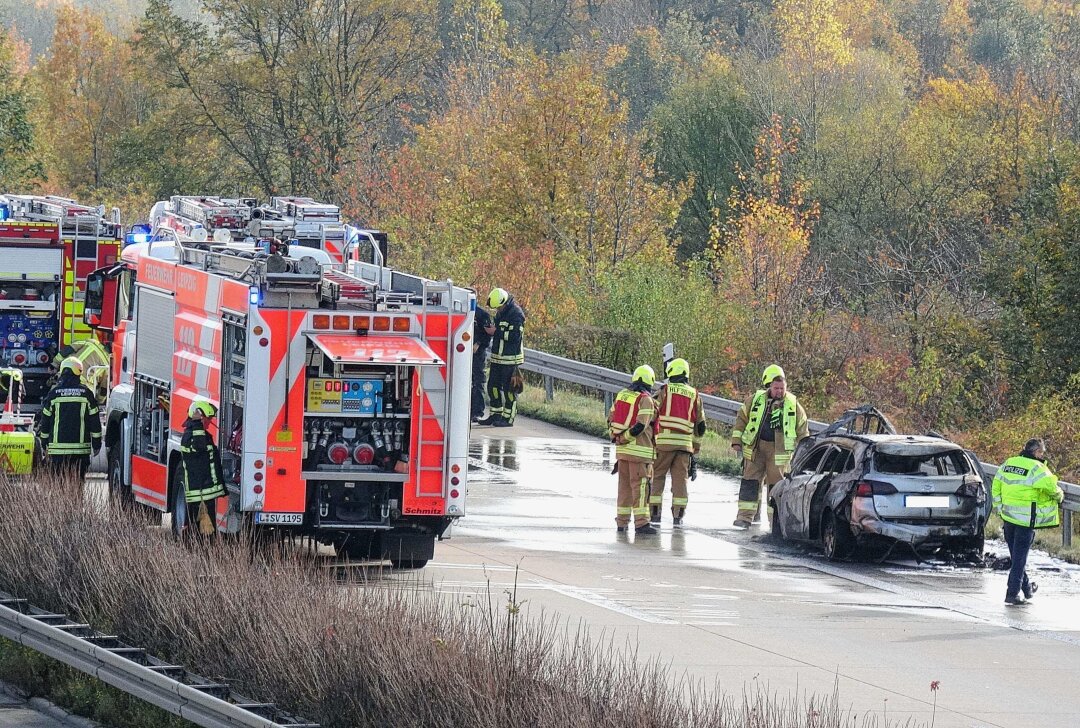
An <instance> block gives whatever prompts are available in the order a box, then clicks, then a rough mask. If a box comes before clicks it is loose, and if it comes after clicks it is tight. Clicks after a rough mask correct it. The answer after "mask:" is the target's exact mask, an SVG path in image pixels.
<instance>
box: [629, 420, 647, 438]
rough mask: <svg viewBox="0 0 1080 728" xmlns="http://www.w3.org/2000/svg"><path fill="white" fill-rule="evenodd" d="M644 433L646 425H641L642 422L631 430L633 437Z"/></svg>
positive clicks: (636, 423)
mask: <svg viewBox="0 0 1080 728" xmlns="http://www.w3.org/2000/svg"><path fill="white" fill-rule="evenodd" d="M644 431H645V425H643V424H641V423H640V422H635V423H634V426H633V427H631V428H630V435H631V436H633V437H637V436H638V435H640V434H641V433H642V432H644Z"/></svg>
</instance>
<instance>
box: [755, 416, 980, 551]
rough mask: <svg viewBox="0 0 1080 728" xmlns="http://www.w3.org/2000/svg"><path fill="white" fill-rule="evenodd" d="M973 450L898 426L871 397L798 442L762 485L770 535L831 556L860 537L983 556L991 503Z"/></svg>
mask: <svg viewBox="0 0 1080 728" xmlns="http://www.w3.org/2000/svg"><path fill="white" fill-rule="evenodd" d="M987 491H988V488H987V484H986V482H985V480H984V479H983V475H982V470H981V468H980V466H979V461H978V459H977V458H976V457H975V456H974V455H973V454H972V453H970V452H968V451H965V450H964V448H962V447H961V446H960V445H957V444H955V443H952V442H950V441H948V440H946V439H944V438H941V437H936V436H926V435H900V434H896V431H895V428H893V427H892V425H891V424H890V423H889V421H888V420H887V419H886V418H885V416H884V415H882V414H881V413H880V412H878V411H877V410H876V409H874V408H872V407H864V408H860V409H858V410H851V411H849V412H848V413H846V414H845V416H844V417H842V418H841V419H840V420H838V421H837V422H836V423H834V424H833V425H831V426H830V427H828V428H827V429H826V430H824V431H823V432H821V433H819V434H817V435H815V436H813V437H810V438H807V439H805V440H803V441H802V442H801V443H799V447H798V448H797V449H796V451H795V454H794V456H793V458H792V462H791V471H790V473H789V474H788V476H787V477H785V478H784V479H782V480H781V481H780V482H779V483H777V484H776V485H775V486H774V487H773V489H772V493H771V494H770V496H769V498H770V501H771V503H770V505H772V507H773V511H774V512H773V522H772V531H773V535H774V536H778V537H781V538H786V539H794V540H800V541H814V542H819V543H821V545H822V547H823V548H824V551H825V555H826V556H827V557H828V558H830V559H837V558H842V557H844V556H847V555H848V554H850V553H851V552H853V551H854V550H856V549H858V548H860V547H873V548H872V549H869V550H874V551H878V552H879V553H880V554H881V557H882V558H884V557H885V556H886V555H887V554H888V553H890V552H892V551H893V550H894V549H896V548H897V547H903V548H905V549H906V550H910V551H913V552H914V554H915V556H916V557H917V558H923V557H926V556H929V555H931V554H934V553H938V554H948V555H952V556H957V557H961V558H965V557H970V558H972V559H976V558H981V556H982V548H983V527H984V526H985V524H986V518H987V516H988V513H989V508H988V505H989V504H988V502H987Z"/></svg>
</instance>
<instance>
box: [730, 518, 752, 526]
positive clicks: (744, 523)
mask: <svg viewBox="0 0 1080 728" xmlns="http://www.w3.org/2000/svg"><path fill="white" fill-rule="evenodd" d="M731 525H732V526H734V527H735V528H750V521H744V520H743V519H741V518H736V519H735V523H732V524H731Z"/></svg>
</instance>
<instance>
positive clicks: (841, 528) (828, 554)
mask: <svg viewBox="0 0 1080 728" xmlns="http://www.w3.org/2000/svg"><path fill="white" fill-rule="evenodd" d="M821 548H822V550H823V551H824V552H825V558H827V559H828V560H829V561H837V560H839V559H843V558H845V557H846V556H848V555H849V554H850V553H851V552H852V550H853V549H854V548H855V537H854V536H852V535H851V529H850V528H849V527H848V525H847V524H846V523H842V522H841V521H840V519H838V518H837V517H836V514H834V513H833V512H832V511H825V513H824V514H823V515H822V517H821Z"/></svg>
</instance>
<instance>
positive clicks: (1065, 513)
mask: <svg viewBox="0 0 1080 728" xmlns="http://www.w3.org/2000/svg"><path fill="white" fill-rule="evenodd" d="M1061 545H1062V546H1064V547H1065V548H1069V547H1070V546H1072V511H1070V510H1069V509H1068V508H1063V509H1062V511H1061Z"/></svg>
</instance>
